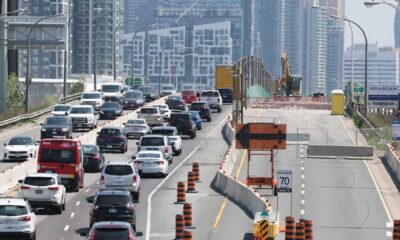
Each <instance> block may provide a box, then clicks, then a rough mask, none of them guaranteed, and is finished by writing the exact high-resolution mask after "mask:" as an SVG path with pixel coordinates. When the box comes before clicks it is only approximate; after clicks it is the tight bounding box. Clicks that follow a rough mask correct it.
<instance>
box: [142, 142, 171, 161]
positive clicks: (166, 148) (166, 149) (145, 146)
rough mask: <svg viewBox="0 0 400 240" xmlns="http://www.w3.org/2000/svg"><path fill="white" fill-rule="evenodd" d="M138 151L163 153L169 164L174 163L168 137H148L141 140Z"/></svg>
mask: <svg viewBox="0 0 400 240" xmlns="http://www.w3.org/2000/svg"><path fill="white" fill-rule="evenodd" d="M136 144H137V145H138V148H137V151H138V152H140V151H144V150H147V151H151V150H155V151H161V152H163V153H164V154H165V157H166V159H167V160H168V161H169V163H172V151H173V150H172V144H171V142H170V140H169V138H168V137H167V136H162V135H146V136H143V137H141V138H140V140H139V142H137V143H136Z"/></svg>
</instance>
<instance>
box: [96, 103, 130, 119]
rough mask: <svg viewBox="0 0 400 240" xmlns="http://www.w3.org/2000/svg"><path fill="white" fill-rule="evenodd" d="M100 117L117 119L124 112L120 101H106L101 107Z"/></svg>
mask: <svg viewBox="0 0 400 240" xmlns="http://www.w3.org/2000/svg"><path fill="white" fill-rule="evenodd" d="M99 112H100V119H115V118H117V117H120V116H122V115H123V114H124V110H123V109H122V106H121V104H119V102H105V103H103V105H101V107H100V111H99Z"/></svg>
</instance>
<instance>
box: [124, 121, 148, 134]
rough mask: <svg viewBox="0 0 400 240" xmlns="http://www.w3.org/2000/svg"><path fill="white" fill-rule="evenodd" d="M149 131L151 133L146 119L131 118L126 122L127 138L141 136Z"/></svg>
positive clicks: (125, 132) (125, 131)
mask: <svg viewBox="0 0 400 240" xmlns="http://www.w3.org/2000/svg"><path fill="white" fill-rule="evenodd" d="M148 133H150V127H149V125H147V123H146V120H145V119H140V118H136V119H129V120H128V121H127V122H126V123H124V134H125V136H126V137H127V138H131V137H133V138H140V137H141V136H144V135H146V134H148Z"/></svg>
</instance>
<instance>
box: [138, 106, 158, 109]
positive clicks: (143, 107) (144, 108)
mask: <svg viewBox="0 0 400 240" xmlns="http://www.w3.org/2000/svg"><path fill="white" fill-rule="evenodd" d="M147 108H157V109H158V107H152V106H150V107H142V108H141V109H147Z"/></svg>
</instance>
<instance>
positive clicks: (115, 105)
mask: <svg viewBox="0 0 400 240" xmlns="http://www.w3.org/2000/svg"><path fill="white" fill-rule="evenodd" d="M102 107H103V108H119V107H120V105H119V103H117V102H106V103H104V104H103V106H102Z"/></svg>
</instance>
